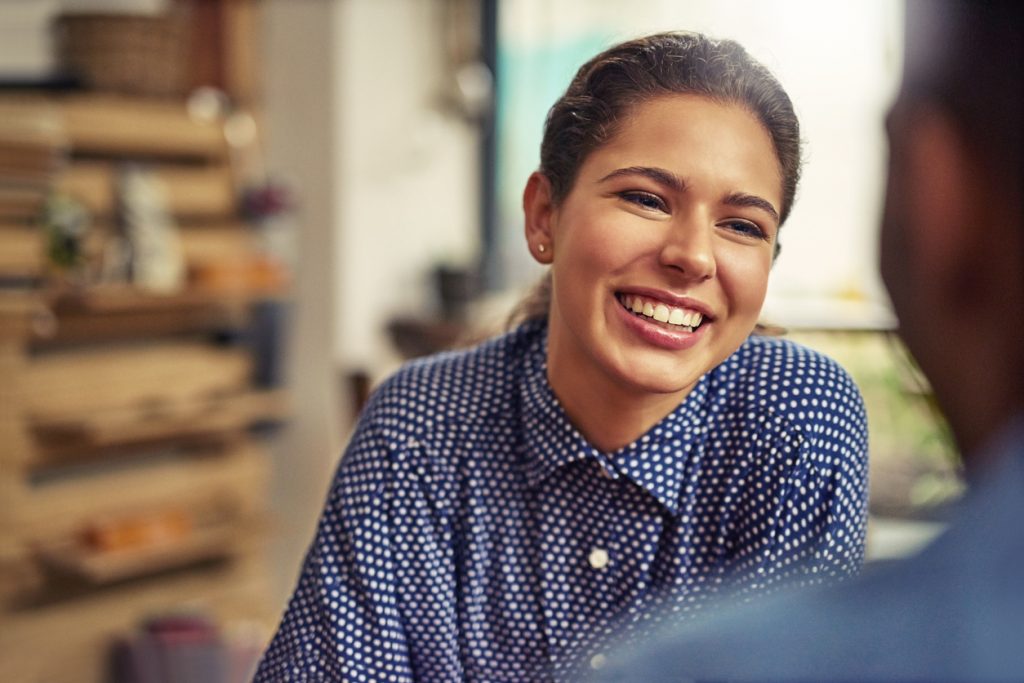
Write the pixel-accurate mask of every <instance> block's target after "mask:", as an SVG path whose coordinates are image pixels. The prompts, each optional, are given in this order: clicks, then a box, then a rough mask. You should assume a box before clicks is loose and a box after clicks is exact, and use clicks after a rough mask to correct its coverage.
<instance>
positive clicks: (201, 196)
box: [57, 160, 236, 219]
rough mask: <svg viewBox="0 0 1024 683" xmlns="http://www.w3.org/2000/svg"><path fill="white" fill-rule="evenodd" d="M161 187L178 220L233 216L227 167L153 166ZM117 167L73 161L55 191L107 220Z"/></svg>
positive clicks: (114, 193)
mask: <svg viewBox="0 0 1024 683" xmlns="http://www.w3.org/2000/svg"><path fill="white" fill-rule="evenodd" d="M152 171H153V174H154V175H155V177H156V178H157V179H158V181H159V182H160V183H161V184H162V186H163V188H164V191H165V195H166V201H167V211H168V212H169V213H170V214H171V215H172V216H175V217H177V218H186V219H195V218H219V217H230V216H232V215H234V214H235V209H236V207H235V193H234V185H233V180H232V177H231V170H230V168H229V167H228V166H227V165H224V164H217V165H211V166H189V165H178V166H174V165H170V164H163V165H157V166H153V167H152ZM117 182H118V174H117V167H116V164H115V163H114V162H106V161H96V160H76V161H74V162H73V163H71V164H69V165H68V166H67V168H65V170H64V171H63V172H62V173H61V174H60V176H59V178H58V180H57V188H58V189H59V190H61V191H63V192H65V193H67V194H68V195H70V196H72V197H74V198H75V199H77V200H78V201H80V202H82V204H83V205H84V206H85V207H86V209H88V210H89V212H90V213H91V214H93V215H94V216H98V217H101V218H110V217H111V216H113V215H114V214H115V213H116V211H117V208H118V207H117Z"/></svg>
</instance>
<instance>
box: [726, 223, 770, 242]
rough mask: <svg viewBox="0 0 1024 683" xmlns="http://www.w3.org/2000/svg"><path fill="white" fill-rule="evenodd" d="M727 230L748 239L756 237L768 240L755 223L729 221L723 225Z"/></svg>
mask: <svg viewBox="0 0 1024 683" xmlns="http://www.w3.org/2000/svg"><path fill="white" fill-rule="evenodd" d="M724 225H725V227H727V228H728V229H729V230H732V231H733V232H738V233H740V234H741V235H747V236H750V237H757V238H758V239H768V234H767V233H766V232H765V231H764V230H762V229H761V226H759V225H757V224H756V223H750V222H748V221H729V222H728V223H725V224H724Z"/></svg>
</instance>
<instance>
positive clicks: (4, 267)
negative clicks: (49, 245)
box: [0, 224, 46, 277]
mask: <svg viewBox="0 0 1024 683" xmlns="http://www.w3.org/2000/svg"><path fill="white" fill-rule="evenodd" d="M45 267H46V240H45V238H44V236H43V231H42V230H41V229H39V228H37V227H32V226H21V225H2V224H0V276H5V277H39V276H40V275H42V273H43V270H44V268H45Z"/></svg>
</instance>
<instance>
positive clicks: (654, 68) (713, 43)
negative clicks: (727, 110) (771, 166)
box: [540, 32, 800, 221]
mask: <svg viewBox="0 0 1024 683" xmlns="http://www.w3.org/2000/svg"><path fill="white" fill-rule="evenodd" d="M686 94H693V95H701V96H703V97H709V98H712V99H714V100H717V101H721V102H725V103H729V104H738V105H740V106H743V107H745V108H746V109H748V110H749V111H750V112H751V113H752V114H754V116H756V117H757V119H758V120H759V121H760V122H761V123H762V125H764V127H765V129H766V130H767V131H768V134H769V135H770V136H771V140H772V144H773V146H774V149H775V155H776V157H777V159H778V163H779V171H780V175H781V176H782V206H781V207H780V212H779V216H780V218H781V219H782V221H785V220H786V217H787V216H788V215H789V210H790V208H791V207H792V204H793V199H794V197H795V196H796V188H797V184H798V182H799V180H800V124H799V121H798V120H797V117H796V114H795V113H794V111H793V103H792V102H791V101H790V99H789V96H788V95H787V94H786V92H785V90H783V89H782V86H781V85H780V84H779V82H778V81H777V80H776V79H775V77H774V76H773V75H772V74H771V72H769V71H768V69H766V68H765V67H764V66H762V65H761V64H760V63H759V62H757V61H756V60H755V59H754V58H753V57H751V56H750V54H749V53H748V52H747V51H746V50H745V49H743V47H742V46H741V45H739V43H736V42H734V41H731V40H714V39H711V38H708V37H707V36H704V35H701V34H699V33H687V32H671V33H658V34H654V35H650V36H646V37H643V38H637V39H635V40H630V41H627V42H624V43H620V44H619V45H615V46H613V47H611V48H609V49H607V50H605V51H604V52H602V53H600V54H599V55H597V56H596V57H594V58H593V59H591V60H590V61H588V62H587V63H586V64H584V65H583V66H582V67H580V69H579V71H577V72H576V76H575V77H574V78H573V79H572V82H571V83H570V84H569V87H568V89H567V90H566V91H565V94H564V95H562V96H561V97H560V98H559V99H558V101H557V102H555V104H554V106H552V107H551V110H550V111H549V112H548V116H547V121H546V122H545V125H544V137H543V140H542V142H541V148H540V171H541V172H542V173H543V174H544V175H545V176H546V177H547V178H548V180H549V181H550V182H551V187H552V195H553V199H554V200H555V202H560V201H561V200H563V199H564V198H565V197H566V195H568V194H569V191H570V190H571V189H572V186H573V183H574V182H575V181H576V176H577V174H578V172H579V169H580V166H582V165H583V162H584V161H585V160H586V158H587V156H588V155H589V154H590V153H591V152H593V151H594V150H596V149H597V148H599V147H601V145H603V144H605V143H606V142H608V141H609V140H610V139H611V138H612V137H614V136H615V134H616V132H617V131H618V127H619V124H620V123H621V121H622V120H623V119H624V118H625V117H626V116H627V115H628V114H629V112H630V110H631V109H632V108H633V107H635V106H636V105H638V104H641V103H643V102H646V101H648V100H651V99H654V98H656V97H662V96H665V95H686Z"/></svg>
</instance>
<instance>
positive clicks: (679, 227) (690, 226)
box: [659, 219, 715, 280]
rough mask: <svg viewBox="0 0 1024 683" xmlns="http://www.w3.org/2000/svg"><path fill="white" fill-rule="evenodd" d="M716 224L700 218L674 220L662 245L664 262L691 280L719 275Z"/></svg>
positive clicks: (661, 257)
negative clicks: (716, 257)
mask: <svg viewBox="0 0 1024 683" xmlns="http://www.w3.org/2000/svg"><path fill="white" fill-rule="evenodd" d="M713 239H714V227H713V226H712V225H710V223H705V222H704V221H699V220H693V219H690V220H679V221H674V222H673V224H672V225H671V226H670V227H669V229H668V230H667V231H666V234H665V241H664V243H663V244H662V246H661V254H660V259H659V260H660V262H661V264H662V265H664V266H667V267H669V268H673V269H675V270H678V271H680V272H681V273H682V274H684V275H685V276H686V277H687V279H691V280H707V279H709V278H712V277H714V275H715V253H714V248H713V247H714V244H713Z"/></svg>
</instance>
